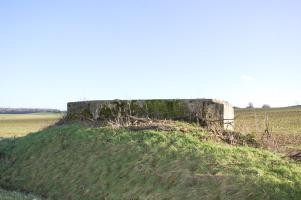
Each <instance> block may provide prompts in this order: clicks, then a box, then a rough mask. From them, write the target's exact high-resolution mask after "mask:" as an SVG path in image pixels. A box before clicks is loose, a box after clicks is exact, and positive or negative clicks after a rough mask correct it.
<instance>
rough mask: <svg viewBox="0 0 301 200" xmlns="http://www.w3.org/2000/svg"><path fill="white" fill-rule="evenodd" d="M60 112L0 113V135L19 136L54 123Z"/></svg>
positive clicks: (59, 116) (60, 115)
mask: <svg viewBox="0 0 301 200" xmlns="http://www.w3.org/2000/svg"><path fill="white" fill-rule="evenodd" d="M61 117H62V114H53V113H34V114H0V137H20V136H24V135H27V134H28V133H31V132H36V131H38V130H41V129H43V128H45V127H47V126H49V125H52V124H54V123H55V122H57V121H58V120H59V119H60V118H61Z"/></svg>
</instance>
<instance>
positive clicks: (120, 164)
mask: <svg viewBox="0 0 301 200" xmlns="http://www.w3.org/2000/svg"><path fill="white" fill-rule="evenodd" d="M204 134H207V133H206V132H202V131H195V132H193V131H192V132H188V133H183V132H181V131H180V130H179V131H178V130H175V131H169V132H166V131H155V130H144V131H130V130H127V129H110V128H89V127H86V126H83V125H77V124H73V125H72V124H71V125H63V126H58V127H52V128H49V129H46V130H43V131H40V132H37V133H33V134H29V135H27V136H26V137H23V138H17V139H4V140H2V141H0V155H1V156H0V160H1V162H0V185H1V186H2V187H4V188H8V189H11V190H21V191H28V192H31V193H34V194H39V195H40V196H44V197H49V198H51V199H91V200H93V199H205V200H206V199H254V200H255V199H301V167H300V166H299V165H298V164H296V163H294V162H292V161H289V160H286V159H283V158H281V157H280V156H279V155H277V154H273V153H271V152H269V151H266V150H262V149H255V148H251V147H246V146H241V147H239V146H230V145H227V144H225V143H217V142H214V141H204V140H202V139H201V138H203V135H204Z"/></svg>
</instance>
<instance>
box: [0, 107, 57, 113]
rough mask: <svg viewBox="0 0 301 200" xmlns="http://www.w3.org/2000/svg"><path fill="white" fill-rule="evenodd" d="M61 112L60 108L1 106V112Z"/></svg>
mask: <svg viewBox="0 0 301 200" xmlns="http://www.w3.org/2000/svg"><path fill="white" fill-rule="evenodd" d="M43 112H47V113H60V112H61V111H60V110H58V109H41V108H0V114H28V113H43Z"/></svg>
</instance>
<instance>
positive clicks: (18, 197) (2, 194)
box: [0, 188, 42, 200]
mask: <svg viewBox="0 0 301 200" xmlns="http://www.w3.org/2000/svg"><path fill="white" fill-rule="evenodd" d="M0 199H1V200H42V199H41V198H39V197H36V196H34V195H30V194H23V193H20V192H10V191H6V190H4V189H2V188H0Z"/></svg>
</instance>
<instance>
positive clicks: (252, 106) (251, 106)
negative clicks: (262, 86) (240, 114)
mask: <svg viewBox="0 0 301 200" xmlns="http://www.w3.org/2000/svg"><path fill="white" fill-rule="evenodd" d="M246 108H248V109H252V108H255V107H254V105H253V103H252V102H250V103H249V104H248V106H247V107H246ZM262 108H265V109H267V108H271V106H270V105H269V104H263V105H262Z"/></svg>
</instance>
